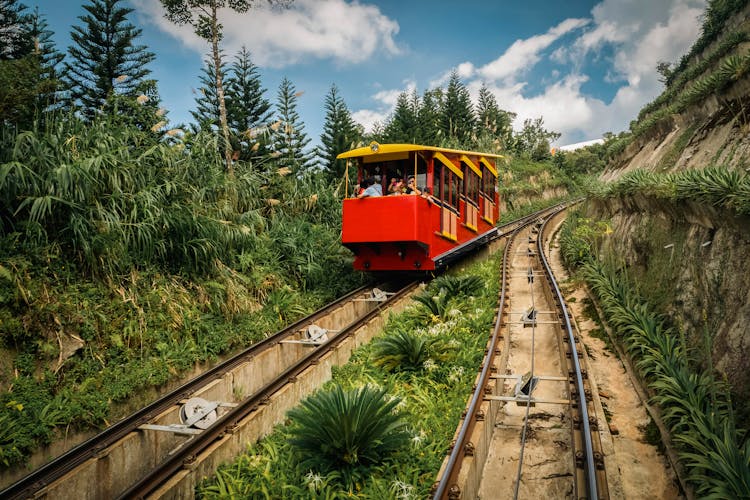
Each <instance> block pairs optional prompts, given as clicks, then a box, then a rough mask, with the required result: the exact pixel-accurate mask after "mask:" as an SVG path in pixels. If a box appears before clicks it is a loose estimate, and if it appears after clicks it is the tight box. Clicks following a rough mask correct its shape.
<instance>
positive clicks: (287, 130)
mask: <svg viewBox="0 0 750 500" xmlns="http://www.w3.org/2000/svg"><path fill="white" fill-rule="evenodd" d="M300 95H301V92H296V89H295V87H294V84H293V83H292V82H291V81H290V80H289V79H287V78H286V77H284V79H283V80H282V81H281V84H280V85H279V92H278V97H277V99H278V100H277V102H276V109H277V112H278V114H277V119H278V120H279V122H280V125H281V126H280V127H279V130H278V132H277V133H276V134H275V136H274V138H275V141H274V149H275V150H276V152H277V153H279V163H280V164H281V165H283V166H287V167H289V168H291V169H292V172H294V173H295V174H296V173H300V172H305V171H306V170H308V169H309V168H310V167H311V166H312V154H311V153H310V152H306V151H305V148H306V147H307V145H308V144H309V143H310V138H309V137H307V134H306V133H305V130H304V124H303V123H302V121H301V120H300V117H299V113H297V97H299V96H300Z"/></svg>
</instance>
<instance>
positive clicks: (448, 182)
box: [434, 153, 463, 241]
mask: <svg viewBox="0 0 750 500" xmlns="http://www.w3.org/2000/svg"><path fill="white" fill-rule="evenodd" d="M435 160H437V161H435V162H434V169H435V170H434V179H435V189H434V191H435V194H436V195H437V197H438V198H439V200H440V234H441V235H442V236H443V237H445V238H448V239H449V240H452V241H456V240H458V214H459V208H458V207H459V205H458V196H459V193H460V192H461V191H460V189H461V179H462V178H463V174H462V173H461V170H460V169H459V168H458V167H457V166H456V165H455V164H454V163H453V162H452V161H451V160H449V159H448V158H447V157H446V156H445V155H443V154H442V153H435Z"/></svg>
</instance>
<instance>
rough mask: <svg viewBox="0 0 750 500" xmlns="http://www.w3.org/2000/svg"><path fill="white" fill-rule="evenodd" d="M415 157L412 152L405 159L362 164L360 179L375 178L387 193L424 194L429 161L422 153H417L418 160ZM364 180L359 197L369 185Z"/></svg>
mask: <svg viewBox="0 0 750 500" xmlns="http://www.w3.org/2000/svg"><path fill="white" fill-rule="evenodd" d="M414 158H415V157H414V155H413V154H412V155H410V157H409V158H404V159H403V160H391V161H383V162H377V163H365V164H362V165H361V168H360V179H361V180H362V182H366V181H367V179H370V178H372V179H374V180H375V183H376V184H380V186H381V188H383V193H384V194H387V195H401V194H423V193H424V192H425V188H424V186H425V185H426V182H427V162H426V161H425V159H424V157H423V156H422V154H417V156H416V161H415V159H414ZM362 182H361V183H360V186H361V188H360V191H359V192H358V193H357V197H361V196H359V195H360V194H361V193H362V189H363V188H366V187H367V186H363V185H362Z"/></svg>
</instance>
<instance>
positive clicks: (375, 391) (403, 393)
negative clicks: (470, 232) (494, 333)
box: [199, 258, 498, 499]
mask: <svg viewBox="0 0 750 500" xmlns="http://www.w3.org/2000/svg"><path fill="white" fill-rule="evenodd" d="M497 266H498V259H497V258H496V259H493V260H492V261H489V262H485V263H483V264H479V265H475V266H472V268H469V269H465V270H462V275H465V276H466V278H458V279H456V278H451V279H447V280H441V281H439V282H438V281H437V280H436V281H435V282H433V283H431V284H430V285H429V286H428V287H427V289H426V290H425V291H424V292H423V295H424V296H429V297H441V298H439V299H436V300H440V301H445V304H444V305H443V306H442V307H441V308H440V309H441V310H443V311H445V314H444V315H442V316H436V315H434V314H433V313H432V310H431V309H430V308H428V307H427V306H426V305H425V304H424V302H422V301H415V302H414V303H413V304H412V305H410V306H408V307H407V308H406V309H405V310H404V312H403V313H401V314H397V315H392V316H390V318H389V320H388V322H387V324H386V326H385V328H384V331H383V334H382V336H380V337H376V339H375V340H374V342H372V343H370V344H368V345H365V346H362V347H361V348H359V349H357V350H356V351H355V352H354V354H353V356H352V358H351V360H350V362H349V363H348V364H347V365H345V366H342V367H339V368H337V369H334V373H333V380H332V381H331V382H330V383H329V384H328V385H327V386H326V387H324V388H323V389H321V390H320V392H318V393H317V395H315V396H313V397H312V398H310V399H309V400H308V401H307V402H305V403H303V406H302V407H301V408H298V409H296V410H292V411H291V412H290V413H289V417H290V419H289V423H288V425H283V426H279V427H277V429H276V430H275V431H274V432H273V433H272V434H271V435H269V436H267V437H266V438H264V439H263V440H262V441H261V442H259V443H258V444H255V445H253V446H251V448H250V450H249V451H248V453H247V454H245V455H243V456H241V457H239V459H238V460H237V461H236V462H235V464H234V465H229V466H226V467H224V468H222V469H220V470H219V471H218V473H217V476H216V479H215V480H213V481H211V482H210V483H209V484H205V485H203V487H201V488H200V490H199V496H200V497H201V498H227V497H232V496H235V497H243V498H253V497H271V498H282V497H284V498H345V497H352V496H356V497H358V498H373V499H376V498H377V499H381V498H406V497H408V498H425V497H427V496H428V495H429V491H430V487H431V486H432V484H433V483H434V481H435V478H436V476H437V473H438V469H439V468H440V465H441V463H442V461H443V458H444V457H445V455H446V453H447V452H448V449H449V446H450V440H451V438H452V437H453V434H454V433H455V429H456V426H457V425H458V422H459V420H460V416H461V412H462V411H463V410H464V408H465V405H466V394H467V393H469V392H470V390H471V386H472V384H473V383H474V380H475V378H476V372H477V370H478V369H479V366H480V363H481V359H482V357H483V355H484V347H485V345H486V343H487V338H488V335H490V333H491V328H492V324H493V322H492V320H493V316H494V308H495V303H496V301H497V293H498V289H497V287H498V280H497V272H498V268H497ZM477 285H479V286H477ZM449 288H450V289H451V290H455V291H458V292H459V293H460V294H461V295H460V296H459V297H452V296H451V297H448V294H447V290H448V289H449ZM441 290H443V292H442V293H441ZM399 332H401V333H399ZM398 335H410V336H412V337H415V338H419V339H423V340H425V341H426V342H428V343H431V342H435V341H439V342H442V343H444V344H445V345H446V346H447V347H449V349H446V350H440V351H432V352H429V353H428V355H427V357H426V358H421V366H418V367H417V366H416V364H409V365H406V364H405V365H398V366H397V365H395V364H394V365H392V366H379V365H378V364H377V363H375V361H376V360H379V359H380V352H381V347H378V346H379V345H380V346H382V345H383V344H382V342H383V341H384V340H385V339H388V338H393V337H394V336H398ZM394 352H395V350H394ZM435 356H437V357H435ZM364 391H367V393H368V394H372V395H373V396H372V399H373V400H378V401H382V400H386V401H390V407H392V408H393V410H394V411H395V412H396V413H392V414H387V415H386V414H383V413H382V412H380V410H378V411H377V413H379V416H373V418H372V420H371V422H370V424H371V425H372V426H374V427H378V428H384V427H387V425H388V422H394V421H395V419H396V415H398V416H399V418H400V419H403V421H404V422H405V423H406V427H405V429H406V430H407V431H408V433H409V442H408V443H407V444H406V445H405V446H403V445H402V446H400V447H398V448H396V449H393V451H392V452H391V453H389V454H388V455H383V456H381V457H380V458H379V459H378V460H377V461H371V463H370V464H369V465H368V466H360V467H356V468H354V467H344V468H342V469H341V470H332V469H331V468H330V466H329V465H327V461H326V459H325V458H322V457H321V455H324V454H328V450H331V449H334V448H336V447H338V445H337V443H340V442H342V441H343V438H344V436H346V435H347V434H348V433H350V432H351V431H350V428H349V427H347V426H344V425H342V426H338V427H336V426H323V425H320V424H319V422H323V421H330V419H329V415H339V414H340V411H339V409H340V408H342V407H344V406H346V405H344V404H343V403H341V404H339V403H338V401H339V400H340V399H341V394H350V395H352V394H357V393H358V392H364ZM381 394H382V395H383V396H382V399H380V397H379V395H381ZM334 396H335V397H334ZM376 396H378V397H376ZM310 401H314V402H315V403H314V407H315V412H317V413H319V414H321V415H324V416H322V417H321V418H320V419H316V420H312V419H310V418H309V417H310V415H311V413H310V412H309V411H308V406H310V404H311V403H310ZM372 408H381V406H380V404H378V405H373V406H372ZM300 417H302V418H301V419H300ZM336 418H340V417H338V416H337V417H336ZM348 418H349V419H352V420H354V419H355V418H356V419H358V420H359V416H358V414H356V413H354V412H349V416H348ZM316 423H318V427H326V428H325V429H317V430H313V429H312V427H315V424H316ZM303 428H305V429H308V431H306V432H309V433H310V435H311V436H313V437H314V440H315V441H316V443H315V446H313V447H312V448H314V450H310V447H305V448H304V449H305V450H310V451H309V452H303V453H300V450H299V449H298V447H296V446H294V445H293V442H291V441H292V440H296V439H298V436H299V435H300V434H301V429H303ZM352 439H354V438H352ZM357 440H358V441H357V442H360V440H362V442H361V447H363V448H367V447H369V446H373V445H378V444H379V443H380V442H381V440H380V439H377V438H369V441H368V442H364V441H365V440H364V437H358V438H357ZM295 442H296V441H295ZM312 451H316V452H317V453H315V454H313V453H311V452H312ZM321 462H322V463H321Z"/></svg>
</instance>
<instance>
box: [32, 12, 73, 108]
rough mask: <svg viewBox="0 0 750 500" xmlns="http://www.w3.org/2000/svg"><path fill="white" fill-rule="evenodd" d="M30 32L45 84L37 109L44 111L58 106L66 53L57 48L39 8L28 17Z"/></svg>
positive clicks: (38, 97)
mask: <svg viewBox="0 0 750 500" xmlns="http://www.w3.org/2000/svg"><path fill="white" fill-rule="evenodd" d="M28 33H29V36H30V37H31V40H32V42H33V44H34V53H35V54H36V55H37V57H38V58H39V64H40V69H41V74H40V75H39V76H40V78H41V80H42V81H43V82H44V86H43V88H42V89H40V90H41V92H40V93H39V95H38V96H37V105H36V107H37V111H44V110H47V109H49V108H55V107H57V103H58V101H59V97H60V96H59V95H58V94H59V93H60V88H61V86H62V85H61V82H60V69H61V63H62V61H63V59H64V58H65V55H64V54H63V53H61V52H59V51H58V50H57V49H56V48H55V43H54V42H53V41H52V36H53V35H54V32H52V31H51V30H50V29H49V28H48V26H47V20H46V19H45V18H44V16H42V15H41V14H40V13H39V8H38V7H37V8H35V9H34V12H33V13H31V14H30V15H29V17H28Z"/></svg>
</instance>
